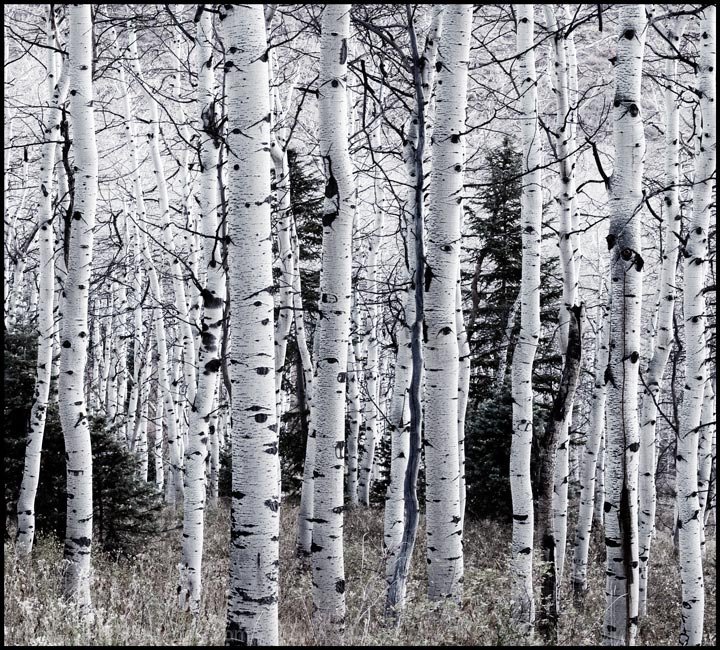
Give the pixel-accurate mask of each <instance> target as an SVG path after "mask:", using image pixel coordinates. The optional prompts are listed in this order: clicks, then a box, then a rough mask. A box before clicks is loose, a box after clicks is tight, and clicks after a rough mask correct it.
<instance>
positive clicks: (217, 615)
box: [4, 505, 717, 646]
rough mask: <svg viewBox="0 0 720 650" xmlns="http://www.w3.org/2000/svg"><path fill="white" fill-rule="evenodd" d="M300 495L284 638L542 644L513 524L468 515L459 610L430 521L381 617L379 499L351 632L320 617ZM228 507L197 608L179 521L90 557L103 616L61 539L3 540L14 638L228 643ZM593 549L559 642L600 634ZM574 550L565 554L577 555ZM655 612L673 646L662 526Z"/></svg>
mask: <svg viewBox="0 0 720 650" xmlns="http://www.w3.org/2000/svg"><path fill="white" fill-rule="evenodd" d="M297 512H298V510H297V506H296V505H288V506H286V507H284V508H283V509H282V519H281V526H282V527H281V530H282V531H285V534H284V535H282V536H281V560H280V568H281V585H280V594H281V597H280V640H281V643H283V644H285V645H323V644H327V643H339V644H342V645H350V646H352V645H441V644H442V645H527V644H528V643H530V644H532V645H542V641H541V639H539V638H538V637H537V636H536V637H535V639H534V640H533V641H531V642H528V641H525V640H523V639H521V638H519V637H518V636H517V635H516V634H515V633H514V632H513V630H512V628H511V627H510V626H509V624H508V621H509V609H510V606H509V597H508V596H509V591H510V581H509V573H508V558H509V546H510V529H509V526H501V525H499V524H496V523H492V522H468V524H467V526H466V537H465V539H466V542H465V583H464V584H465V597H464V602H463V605H462V607H461V608H460V609H456V608H450V607H448V606H445V608H443V609H442V610H441V611H438V608H437V606H436V605H433V604H431V603H429V602H428V601H427V599H426V598H425V578H426V574H425V566H426V564H425V561H424V558H423V557H422V556H423V553H424V544H423V540H424V531H423V530H422V529H421V530H420V531H419V533H418V544H417V545H416V554H415V557H414V559H413V566H414V567H415V570H414V572H413V575H412V578H411V580H410V581H409V584H408V607H407V611H406V613H405V616H404V617H403V619H402V622H401V624H400V625H399V626H398V627H393V626H385V625H384V623H383V603H384V587H385V581H384V561H383V551H382V510H380V509H370V510H368V509H357V510H354V511H350V512H349V513H348V514H347V516H346V519H345V570H346V575H347V585H348V588H347V607H348V616H347V626H346V630H345V633H344V635H343V637H342V638H333V637H332V635H331V634H329V633H327V632H324V631H319V632H318V631H313V628H312V625H311V613H312V595H311V580H310V575H309V573H308V572H304V571H302V569H301V566H300V563H299V561H298V559H297V558H296V557H295V552H294V537H295V535H294V531H295V521H296V517H297ZM229 519H230V517H229V514H228V506H227V505H221V506H219V507H218V509H217V510H215V511H214V512H210V513H209V516H208V521H207V529H206V538H205V540H206V541H205V553H204V562H203V600H202V606H201V612H200V614H199V616H198V617H197V619H193V618H192V617H191V616H190V615H189V614H186V613H182V612H179V611H178V609H177V606H176V584H177V578H178V570H177V561H178V557H179V549H180V545H179V537H180V532H179V531H178V530H175V531H173V532H172V533H168V534H165V536H164V537H162V538H160V539H158V540H156V541H155V542H154V543H152V544H150V545H148V547H147V548H146V549H144V550H143V551H142V553H140V554H139V555H138V556H137V557H135V558H134V559H132V560H121V561H114V560H112V559H111V558H109V557H107V556H103V555H102V554H99V553H98V554H95V555H94V559H93V567H94V577H93V583H92V593H93V601H94V616H93V617H92V618H91V619H83V620H82V621H80V620H78V617H77V614H76V612H75V611H74V610H73V607H72V606H71V605H69V604H67V603H65V602H64V601H63V600H62V598H61V591H60V588H61V578H62V576H61V574H62V544H61V543H59V542H58V541H57V540H54V539H52V538H48V537H40V538H39V539H38V540H37V546H36V548H35V551H34V554H33V556H32V559H31V560H30V561H29V562H18V560H17V557H16V555H15V550H14V545H13V544H12V542H6V543H5V621H4V632H5V634H4V637H5V645H150V646H153V645H222V644H223V642H224V631H225V608H226V588H227V580H228V578H227V565H228V559H227V558H228V540H229ZM593 546H594V549H593V551H592V556H591V562H590V567H589V571H588V575H589V592H588V595H587V597H586V599H585V605H584V608H582V609H576V608H575V607H574V606H573V603H572V594H571V593H570V590H569V586H568V583H569V578H568V576H567V574H568V568H567V565H566V570H565V574H566V575H565V579H564V585H563V589H562V606H563V611H562V615H561V619H560V628H559V643H560V644H561V645H595V644H597V643H599V639H600V627H601V624H602V615H603V606H604V567H603V561H602V557H601V555H600V553H599V552H598V549H597V544H594V545H593ZM570 558H571V556H570V555H569V556H568V559H570ZM715 561H716V549H715V540H714V539H713V540H710V541H709V542H708V549H707V555H706V558H705V562H704V566H705V568H706V573H705V577H706V582H705V597H706V611H705V639H704V641H705V643H706V644H709V645H715V641H716V622H715V606H716V593H717V592H716V580H715ZM648 612H649V615H648V617H647V618H646V619H645V620H644V621H643V622H642V623H641V629H640V638H639V639H638V641H639V644H640V645H676V644H677V637H678V630H679V623H680V580H679V575H678V569H677V560H676V559H675V558H674V557H673V550H672V541H671V539H670V537H669V535H668V534H667V533H660V534H659V535H658V538H657V539H656V541H655V542H654V544H653V557H652V568H651V571H650V586H649V602H648Z"/></svg>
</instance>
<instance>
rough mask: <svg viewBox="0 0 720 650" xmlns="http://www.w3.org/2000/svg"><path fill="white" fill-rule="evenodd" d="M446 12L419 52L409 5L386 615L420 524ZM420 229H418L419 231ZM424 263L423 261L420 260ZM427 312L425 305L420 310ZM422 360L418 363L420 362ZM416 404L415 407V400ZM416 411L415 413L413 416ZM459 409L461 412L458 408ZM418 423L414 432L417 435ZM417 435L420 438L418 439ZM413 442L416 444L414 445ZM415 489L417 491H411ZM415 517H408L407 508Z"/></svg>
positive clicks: (400, 603)
mask: <svg viewBox="0 0 720 650" xmlns="http://www.w3.org/2000/svg"><path fill="white" fill-rule="evenodd" d="M443 16H444V7H443V5H434V6H433V10H432V19H431V23H430V26H429V29H428V33H427V36H426V39H425V46H424V48H423V51H422V52H419V51H418V46H417V36H416V34H415V27H414V19H413V17H412V14H411V12H410V10H409V8H408V9H407V26H408V33H409V36H410V44H411V54H412V61H413V70H412V71H413V86H414V90H415V92H414V95H415V98H414V99H415V102H414V103H413V106H412V110H411V112H410V116H409V117H408V120H407V122H406V136H405V141H404V142H403V163H404V165H405V175H406V177H407V185H406V190H405V212H406V215H407V217H406V218H407V228H406V231H405V233H404V235H405V241H406V242H407V246H408V258H407V262H408V263H407V269H406V272H407V289H406V290H405V292H404V294H403V310H404V316H405V317H404V320H401V322H400V323H399V329H398V335H397V336H398V356H397V359H396V363H395V382H394V387H393V398H392V402H391V405H390V414H389V416H390V436H391V449H390V459H391V460H390V482H389V484H388V492H387V496H386V500H385V516H384V538H383V540H384V545H385V549H386V552H387V561H386V567H385V579H386V581H387V585H388V587H387V597H386V603H385V615H386V616H395V617H396V619H397V620H399V618H398V613H399V611H400V610H402V609H403V608H404V606H405V591H406V582H407V575H408V572H409V567H410V559H411V557H412V551H413V548H414V544H415V535H416V529H417V514H418V513H417V507H418V504H417V496H416V494H415V485H416V481H417V469H418V467H419V458H414V460H415V462H414V463H413V465H410V460H411V457H415V456H419V454H420V451H421V450H420V431H421V428H422V410H421V408H420V398H421V383H422V372H423V367H422V366H423V363H422V341H421V339H420V336H421V334H420V329H421V324H420V323H419V322H418V318H417V316H418V309H417V306H418V301H419V302H420V304H422V300H423V288H424V287H423V285H422V283H420V282H418V277H422V276H423V275H424V268H420V269H419V273H418V260H421V262H423V261H424V258H425V251H424V237H423V230H424V228H423V214H424V212H423V208H424V205H423V196H424V194H423V183H424V172H423V158H424V151H425V118H426V115H425V112H426V106H428V105H429V103H430V96H431V93H432V88H433V83H434V79H435V74H436V68H435V62H436V58H437V51H438V43H439V39H440V33H441V30H442V21H443ZM416 233H417V234H416ZM420 267H422V263H420ZM420 311H421V312H422V310H420ZM417 360H419V363H418V367H417V368H415V363H416V362H417ZM411 402H412V403H413V404H414V406H413V405H412V404H411ZM413 412H414V416H413ZM458 413H459V411H458ZM413 427H414V434H415V435H414V436H413ZM411 438H413V439H414V440H415V444H414V443H413V442H412V440H411ZM411 445H413V447H414V448H413V449H411ZM409 491H410V492H413V494H409ZM408 512H409V513H410V517H409V518H408V517H407V513H408Z"/></svg>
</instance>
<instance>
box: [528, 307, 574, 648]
mask: <svg viewBox="0 0 720 650" xmlns="http://www.w3.org/2000/svg"><path fill="white" fill-rule="evenodd" d="M584 312H585V308H584V306H583V305H582V304H581V305H580V306H579V307H578V306H577V305H573V306H572V308H571V309H570V323H569V328H568V338H567V347H566V350H565V363H564V365H563V371H562V377H561V378H560V386H559V387H558V392H557V394H556V395H555V398H554V399H553V405H552V409H551V410H550V417H549V418H548V421H547V424H546V425H545V430H544V431H543V434H542V436H541V437H540V440H539V458H538V468H539V471H538V479H537V485H538V493H537V496H536V499H537V514H536V518H537V521H538V526H537V536H538V541H539V546H540V551H541V555H542V562H543V564H542V569H541V576H542V580H541V586H542V592H541V598H540V615H539V617H538V619H539V620H538V628H539V629H540V631H541V632H542V634H543V636H544V637H545V640H546V642H547V644H548V645H557V641H558V637H557V624H558V590H559V586H560V584H559V583H560V579H559V576H560V571H559V566H558V562H557V558H556V547H555V544H556V535H555V531H554V530H553V528H554V524H555V523H556V522H555V513H554V511H553V507H552V506H553V494H554V493H555V489H554V487H555V486H554V485H553V477H554V476H555V475H556V474H555V450H556V445H557V438H558V436H559V435H560V430H561V429H562V428H563V427H564V426H567V421H568V419H569V417H570V414H571V412H572V410H571V409H572V403H573V399H574V397H575V389H576V388H577V384H578V379H579V377H580V366H581V363H582V326H583V318H584Z"/></svg>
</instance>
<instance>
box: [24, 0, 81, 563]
mask: <svg viewBox="0 0 720 650" xmlns="http://www.w3.org/2000/svg"><path fill="white" fill-rule="evenodd" d="M47 36H48V44H49V45H50V46H51V47H52V46H53V44H54V40H55V20H54V10H53V8H52V7H51V8H50V9H49V10H48V30H47ZM55 59H56V54H55V51H54V49H49V50H47V66H48V84H47V85H48V92H49V94H50V101H49V102H48V103H49V109H50V111H49V112H50V115H49V117H48V120H47V123H46V124H45V128H44V136H45V138H47V140H46V141H45V142H44V143H43V147H42V159H41V162H40V178H39V184H40V192H39V193H38V197H39V205H38V217H37V219H38V227H39V229H40V234H39V252H40V256H39V260H38V275H39V278H40V287H39V294H40V295H39V299H38V346H37V363H36V371H35V395H34V400H35V401H34V402H33V405H32V410H31V411H30V427H29V429H28V434H27V442H26V446H25V465H24V468H23V477H22V483H21V485H20V494H19V495H18V501H17V516H18V521H17V539H16V550H17V553H18V555H27V554H29V553H30V552H31V551H32V546H33V540H34V537H35V496H36V495H37V488H38V482H39V479H40V452H41V450H42V441H43V435H44V433H45V416H46V415H47V408H48V401H49V397H50V380H51V372H52V356H53V339H54V335H55V318H54V316H55V314H54V310H53V302H54V293H55V286H54V285H55V263H54V252H55V251H54V248H55V232H54V230H53V205H52V199H53V169H54V167H55V149H56V145H57V139H58V134H59V131H60V118H61V115H62V114H61V111H60V106H61V105H62V104H63V103H64V101H65V96H66V95H67V90H68V82H69V77H68V71H67V66H66V65H63V66H62V67H61V69H60V71H59V75H58V76H59V79H56V72H58V71H57V70H56V65H55Z"/></svg>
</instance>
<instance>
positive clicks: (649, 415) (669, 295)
mask: <svg viewBox="0 0 720 650" xmlns="http://www.w3.org/2000/svg"><path fill="white" fill-rule="evenodd" d="M684 27H685V21H684V20H683V21H680V20H676V21H673V23H672V24H671V26H670V27H669V28H667V29H666V30H665V36H666V37H667V39H668V40H669V42H670V43H671V44H672V45H673V47H678V46H679V44H680V39H681V37H682V33H683V31H684ZM669 55H670V56H669V58H668V59H667V60H666V62H665V77H666V80H667V81H666V83H667V86H666V88H665V93H664V95H665V97H664V98H665V124H666V126H665V169H664V182H665V187H666V190H665V192H663V204H664V205H663V212H662V214H663V233H664V243H663V249H662V250H663V256H662V268H661V271H660V278H659V279H658V285H659V286H658V288H659V293H658V299H657V303H656V304H657V306H656V309H655V317H656V319H657V320H656V326H655V332H656V334H655V337H654V345H653V352H652V355H651V357H650V360H649V362H648V366H647V371H646V372H645V376H644V378H643V397H642V413H641V416H640V456H639V468H638V474H639V478H638V480H639V492H638V496H639V500H638V531H639V559H640V585H639V590H640V602H639V606H638V607H639V615H640V616H641V617H642V616H645V615H646V613H647V581H648V568H649V561H650V544H651V541H652V538H653V534H654V531H655V507H656V501H657V497H656V491H655V457H656V454H657V440H656V433H655V431H656V423H657V417H658V409H657V404H658V402H659V400H660V388H661V384H662V378H663V374H664V372H665V367H666V366H667V362H668V359H669V357H670V351H671V350H672V346H673V326H672V319H673V312H674V306H675V284H676V281H675V268H676V266H677V259H678V252H679V249H680V224H681V215H680V188H679V186H680V107H679V105H678V99H677V89H676V88H675V87H673V83H674V82H675V81H676V79H677V59H676V58H675V57H674V56H673V55H672V53H669Z"/></svg>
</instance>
